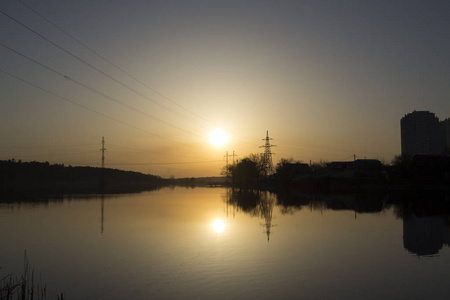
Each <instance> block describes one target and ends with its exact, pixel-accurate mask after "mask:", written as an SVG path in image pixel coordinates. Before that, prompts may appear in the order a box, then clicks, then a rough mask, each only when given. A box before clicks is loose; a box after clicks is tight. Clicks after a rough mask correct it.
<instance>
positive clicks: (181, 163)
mask: <svg viewBox="0 0 450 300" xmlns="http://www.w3.org/2000/svg"><path fill="white" fill-rule="evenodd" d="M218 162H223V161H222V160H210V161H191V162H187V161H184V162H160V163H111V164H108V165H115V166H125V165H126V166H131V165H133V166H144V165H190V164H208V163H218Z"/></svg>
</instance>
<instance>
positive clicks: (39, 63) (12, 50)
mask: <svg viewBox="0 0 450 300" xmlns="http://www.w3.org/2000/svg"><path fill="white" fill-rule="evenodd" d="M0 46H2V47H4V48H6V49H8V50H9V51H11V52H13V53H15V54H17V55H19V56H21V57H23V58H26V59H28V60H29V61H31V62H33V63H35V64H37V65H39V66H41V67H43V68H45V69H47V70H49V71H50V72H53V73H55V74H57V75H59V76H61V77H63V78H64V79H66V80H69V81H72V82H74V83H75V84H77V85H79V86H82V87H84V88H85V89H88V90H90V91H91V92H94V93H96V94H98V95H100V96H102V97H104V98H106V99H108V100H110V101H114V102H116V103H118V104H120V105H122V106H124V107H126V108H128V109H130V110H132V111H135V112H138V113H141V114H143V115H145V116H147V117H148V118H151V119H154V120H156V121H158V122H161V123H163V124H166V125H168V126H171V127H173V128H176V129H178V130H181V131H184V132H186V133H189V134H192V135H194V136H197V137H200V138H204V137H202V136H200V135H198V134H195V133H192V132H190V131H188V130H185V129H183V128H180V127H178V126H175V125H173V124H170V123H167V122H165V121H163V120H161V119H159V118H156V117H154V116H152V115H150V114H148V113H146V112H144V111H142V110H140V109H138V108H135V107H133V106H131V105H129V104H126V103H124V102H122V101H120V100H118V99H116V98H114V97H111V96H109V95H107V94H105V93H103V92H101V91H99V90H96V89H94V88H92V87H90V86H88V85H86V84H84V83H82V82H80V81H78V80H76V79H73V78H71V77H69V76H67V75H65V74H63V73H61V72H59V71H57V70H55V69H53V68H51V67H49V66H47V65H45V64H43V63H41V62H38V61H37V60H35V59H33V58H31V57H29V56H27V55H25V54H23V53H21V52H19V51H17V50H15V49H13V48H11V47H9V46H7V45H5V44H3V43H1V42H0Z"/></svg>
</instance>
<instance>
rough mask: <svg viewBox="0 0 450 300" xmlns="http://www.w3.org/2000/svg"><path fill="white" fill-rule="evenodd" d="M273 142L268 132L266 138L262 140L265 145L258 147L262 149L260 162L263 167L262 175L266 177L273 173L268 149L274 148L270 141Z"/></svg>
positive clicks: (270, 154)
mask: <svg viewBox="0 0 450 300" xmlns="http://www.w3.org/2000/svg"><path fill="white" fill-rule="evenodd" d="M271 140H273V139H271V138H269V130H267V132H266V138H265V139H263V141H265V144H264V145H263V146H260V147H259V148H264V153H261V157H262V162H263V166H264V174H265V175H266V176H268V175H272V174H273V173H274V169H273V163H272V154H273V153H272V151H271V150H270V148H272V147H275V146H276V145H272V144H271V143H270V141H271Z"/></svg>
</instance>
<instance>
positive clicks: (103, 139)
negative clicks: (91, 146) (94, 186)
mask: <svg viewBox="0 0 450 300" xmlns="http://www.w3.org/2000/svg"><path fill="white" fill-rule="evenodd" d="M100 151H102V169H104V168H105V151H106V149H105V137H103V136H102V149H100Z"/></svg>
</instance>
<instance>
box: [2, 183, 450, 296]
mask: <svg viewBox="0 0 450 300" xmlns="http://www.w3.org/2000/svg"><path fill="white" fill-rule="evenodd" d="M406 200H407V199H406ZM427 201H428V200H427V199H426V198H423V199H422V200H421V201H412V202H410V201H405V199H404V198H402V199H400V200H398V199H396V198H395V197H392V196H389V195H371V194H367V195H363V196H361V195H308V194H305V195H278V196H277V195H275V194H271V193H269V192H259V193H256V192H254V193H251V192H245V191H232V190H229V189H225V188H182V187H176V188H164V189H161V190H156V191H149V192H144V193H138V194H122V195H104V196H102V195H90V196H87V195H85V196H81V195H78V196H63V197H54V198H49V199H48V200H47V201H43V202H30V203H27V202H21V203H16V202H11V203H0V278H2V277H3V276H4V275H6V274H10V273H12V274H17V275H20V274H21V272H22V270H23V264H24V251H26V255H27V258H28V260H29V262H30V265H31V266H33V267H34V270H35V276H37V274H39V278H40V279H39V280H40V281H42V282H44V283H45V284H46V286H47V298H48V299H54V298H56V294H60V293H64V295H65V296H66V298H67V299H448V295H449V294H450V285H449V283H448V278H450V248H449V242H450V217H449V211H448V209H447V208H446V207H447V205H446V204H445V203H447V202H448V198H445V197H444V198H442V199H438V200H433V201H435V202H436V203H437V208H435V206H434V205H428V204H426V205H424V204H423V203H427ZM430 201H431V200H430ZM442 203H444V204H445V205H443V204H442Z"/></svg>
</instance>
